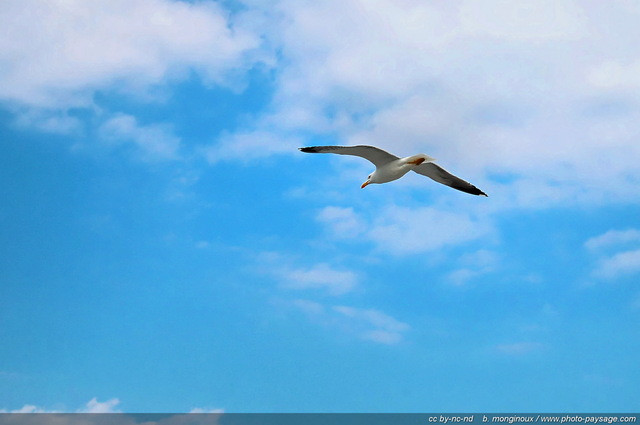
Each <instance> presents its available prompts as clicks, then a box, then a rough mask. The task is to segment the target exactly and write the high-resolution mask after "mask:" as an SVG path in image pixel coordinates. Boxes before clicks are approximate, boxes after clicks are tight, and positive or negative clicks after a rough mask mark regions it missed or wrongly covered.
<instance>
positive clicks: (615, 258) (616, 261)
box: [593, 249, 640, 279]
mask: <svg viewBox="0 0 640 425" xmlns="http://www.w3.org/2000/svg"><path fill="white" fill-rule="evenodd" d="M635 273H640V249H636V250H633V251H624V252H619V253H617V254H614V255H612V256H610V257H606V258H603V259H602V260H601V261H600V263H599V264H598V265H597V266H596V268H595V270H594V271H593V275H594V276H596V277H600V278H605V279H614V278H617V277H620V276H625V275H630V274H635Z"/></svg>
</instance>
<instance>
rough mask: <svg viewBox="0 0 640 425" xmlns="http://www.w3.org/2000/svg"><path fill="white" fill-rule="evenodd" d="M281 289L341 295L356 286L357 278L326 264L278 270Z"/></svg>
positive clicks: (346, 271) (350, 272)
mask: <svg viewBox="0 0 640 425" xmlns="http://www.w3.org/2000/svg"><path fill="white" fill-rule="evenodd" d="M277 273H278V275H279V276H280V277H281V279H282V283H281V285H282V287H283V288H286V289H294V290H307V289H324V290H326V291H327V292H328V293H329V294H330V295H336V296H337V295H343V294H346V293H348V292H351V291H353V290H354V289H355V288H356V286H357V285H358V276H357V275H356V274H355V273H354V272H352V271H349V270H336V269H334V268H333V267H331V266H330V265H328V264H326V263H319V264H315V265H313V266H312V267H310V268H280V269H279V270H278V271H277Z"/></svg>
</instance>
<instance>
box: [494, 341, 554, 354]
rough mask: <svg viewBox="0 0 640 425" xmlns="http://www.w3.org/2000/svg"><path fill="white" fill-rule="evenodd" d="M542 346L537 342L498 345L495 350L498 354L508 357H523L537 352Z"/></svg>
mask: <svg viewBox="0 0 640 425" xmlns="http://www.w3.org/2000/svg"><path fill="white" fill-rule="evenodd" d="M544 347H545V346H544V344H542V343H539V342H531V341H522V342H513V343H507V344H498V345H496V346H495V349H496V351H497V352H498V353H501V354H506V355H509V356H523V355H527V354H531V353H535V352H538V351H540V350H542V349H543V348H544Z"/></svg>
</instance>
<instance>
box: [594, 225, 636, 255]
mask: <svg viewBox="0 0 640 425" xmlns="http://www.w3.org/2000/svg"><path fill="white" fill-rule="evenodd" d="M629 242H640V230H638V229H627V230H615V229H614V230H609V231H607V232H606V233H603V234H602V235H599V236H594V237H593V238H590V239H589V240H587V241H586V242H585V243H584V246H585V247H586V248H588V249H589V250H592V251H595V250H598V249H605V248H609V247H611V246H616V245H620V244H625V243H629Z"/></svg>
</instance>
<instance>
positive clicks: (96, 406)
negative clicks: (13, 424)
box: [0, 397, 120, 413]
mask: <svg viewBox="0 0 640 425" xmlns="http://www.w3.org/2000/svg"><path fill="white" fill-rule="evenodd" d="M118 404H120V400H119V399H117V398H112V399H110V400H107V401H103V402H100V401H98V399H97V398H96V397H94V398H92V399H91V400H89V401H88V402H87V404H86V405H84V406H83V407H81V408H79V409H76V410H73V412H75V413H118V412H120V411H119V410H117V409H116V406H117V405H118ZM67 412H68V411H61V410H51V409H47V408H44V407H39V406H35V405H32V404H25V405H24V406H22V407H21V408H20V409H15V410H7V409H0V413H67Z"/></svg>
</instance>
